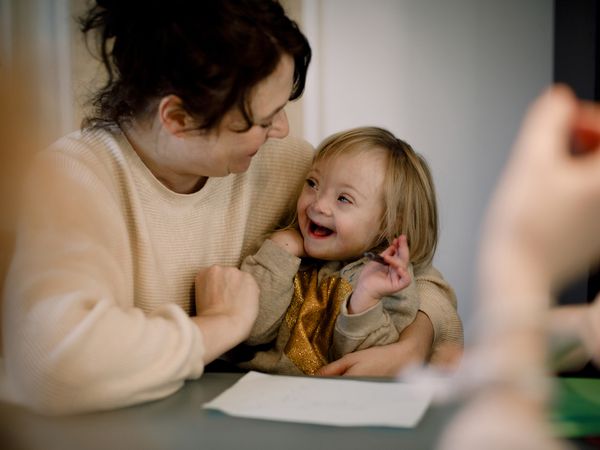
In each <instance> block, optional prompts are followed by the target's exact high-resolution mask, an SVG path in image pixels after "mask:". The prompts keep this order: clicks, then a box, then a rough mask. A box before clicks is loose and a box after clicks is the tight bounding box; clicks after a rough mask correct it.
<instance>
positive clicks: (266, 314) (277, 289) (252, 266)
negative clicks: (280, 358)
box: [241, 230, 304, 345]
mask: <svg viewBox="0 0 600 450" xmlns="http://www.w3.org/2000/svg"><path fill="white" fill-rule="evenodd" d="M294 233H296V235H294ZM298 238H299V239H300V245H298V242H299V241H298ZM299 249H301V250H302V253H301V254H303V252H304V246H303V244H302V237H301V236H300V235H299V233H298V232H296V231H295V230H282V231H277V232H275V233H273V235H272V236H271V237H270V238H269V239H267V240H266V241H265V242H264V243H263V245H262V246H261V248H260V249H259V250H258V252H257V253H256V254H254V255H251V256H248V257H247V258H246V259H245V260H244V262H243V263H242V266H241V270H243V271H244V272H247V273H249V274H251V275H252V276H253V277H254V278H255V280H256V282H257V283H258V286H259V288H260V296H259V306H258V316H257V318H256V321H255V322H254V326H253V327H252V330H251V331H250V336H249V337H248V339H247V340H246V343H247V344H249V345H259V344H264V343H267V342H271V341H272V340H273V339H275V337H276V336H277V332H278V330H279V326H280V324H281V321H282V320H283V316H284V315H285V312H286V310H287V308H288V306H289V304H290V300H291V298H292V293H293V289H294V284H293V280H294V276H295V275H296V272H298V268H299V267H300V258H299V257H298V256H296V255H295V254H294V253H300V251H299ZM292 252H294V253H292Z"/></svg>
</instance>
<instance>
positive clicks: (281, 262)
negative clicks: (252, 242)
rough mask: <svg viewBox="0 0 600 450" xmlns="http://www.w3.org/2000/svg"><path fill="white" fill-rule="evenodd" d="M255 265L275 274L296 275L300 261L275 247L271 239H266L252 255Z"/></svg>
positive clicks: (280, 248) (277, 246)
mask: <svg viewBox="0 0 600 450" xmlns="http://www.w3.org/2000/svg"><path fill="white" fill-rule="evenodd" d="M254 259H255V261H256V262H257V263H259V264H260V265H262V266H263V267H266V268H267V269H268V270H270V271H272V272H275V273H294V274H295V273H296V272H298V269H299V268H300V263H301V261H302V260H301V259H300V258H298V257H297V256H295V255H292V254H291V253H289V252H287V251H286V250H285V249H283V248H282V247H280V246H279V245H277V244H276V243H275V242H273V241H272V240H271V239H266V240H265V242H263V244H262V245H261V247H260V248H259V249H258V252H256V254H255V255H254Z"/></svg>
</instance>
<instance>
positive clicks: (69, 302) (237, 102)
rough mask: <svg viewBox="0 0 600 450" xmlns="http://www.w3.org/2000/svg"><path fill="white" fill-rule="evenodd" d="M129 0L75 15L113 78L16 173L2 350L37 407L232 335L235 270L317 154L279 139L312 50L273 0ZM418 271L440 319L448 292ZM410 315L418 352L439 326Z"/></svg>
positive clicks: (167, 389)
mask: <svg viewBox="0 0 600 450" xmlns="http://www.w3.org/2000/svg"><path fill="white" fill-rule="evenodd" d="M131 3H132V2H120V1H107V0H102V1H98V4H97V5H96V6H94V7H93V8H92V9H91V10H90V11H89V12H88V14H87V15H86V16H85V17H84V18H83V19H82V29H83V31H84V32H92V31H97V32H98V34H99V36H100V44H101V45H100V54H101V56H102V60H103V63H104V65H105V67H106V69H107V71H108V75H109V77H108V82H107V84H106V86H105V87H104V88H103V89H101V90H100V92H99V93H98V94H97V95H96V96H95V98H94V102H93V104H94V105H95V107H96V110H95V113H94V114H93V115H92V116H91V117H90V118H88V120H87V121H86V122H85V124H84V129H83V130H82V131H81V132H78V133H74V134H72V135H69V136H66V137H65V138H63V139H61V140H59V141H58V142H57V143H55V144H54V145H53V146H52V147H51V148H50V149H48V150H47V151H44V152H42V153H41V154H40V155H39V156H38V158H36V161H35V163H34V164H33V167H32V170H31V174H30V176H29V178H28V182H27V188H26V192H25V198H26V202H25V206H24V208H23V210H24V211H23V217H22V220H21V226H20V228H19V230H18V242H17V249H16V253H15V257H14V260H13V262H12V267H11V271H10V274H9V277H8V280H7V291H6V296H5V298H6V300H5V314H4V331H5V357H6V366H7V372H8V375H9V377H10V379H11V380H12V382H13V384H14V387H15V389H16V391H17V393H18V395H19V396H20V398H21V399H22V401H23V402H25V403H26V404H28V405H29V406H30V407H32V408H34V409H36V410H39V411H43V412H46V413H69V412H79V411H88V410H98V409H109V408H115V407H119V406H124V405H129V404H135V403H139V402H143V401H147V400H151V399H156V398H161V397H164V396H167V395H169V394H171V393H173V392H175V391H176V390H177V389H179V388H180V387H181V386H182V385H183V382H184V381H185V380H186V379H195V378H198V377H199V376H200V375H201V374H202V371H203V368H204V366H205V365H206V364H207V363H208V362H210V361H212V360H213V359H215V358H216V357H218V356H219V355H221V354H222V353H224V352H225V351H227V350H229V349H230V348H232V347H233V346H235V345H236V344H238V343H240V342H242V341H243V340H244V339H245V338H246V337H247V335H248V333H249V330H250V327H251V325H252V322H253V320H254V318H255V316H256V308H257V298H258V288H257V286H256V283H255V282H254V280H253V279H252V278H251V277H250V276H248V275H247V274H243V273H242V272H240V271H239V270H238V269H236V268H235V267H236V266H238V265H239V264H240V262H241V260H242V259H243V258H244V257H245V256H246V255H247V254H249V253H250V252H252V251H254V250H255V249H256V247H257V246H258V244H259V243H260V241H261V240H262V237H263V235H264V233H266V232H267V231H269V230H271V229H273V228H274V227H275V226H276V225H277V223H278V222H279V221H280V220H281V219H282V218H283V217H284V215H285V214H286V213H287V210H288V208H289V205H290V203H291V202H290V200H291V199H292V198H294V196H295V194H296V192H297V190H298V189H299V187H300V186H301V184H302V183H303V181H304V179H303V177H304V173H305V172H306V170H307V168H308V166H309V164H310V160H311V157H312V152H313V150H312V148H311V147H310V146H309V145H308V144H306V143H305V142H303V141H301V140H298V139H291V138H287V139H283V138H285V137H286V136H287V134H288V122H287V118H286V115H285V111H284V107H285V105H286V103H287V102H288V101H289V100H294V99H296V98H298V97H299V96H300V95H301V94H302V91H303V89H304V82H305V76H306V70H307V68H308V64H309V61H310V54H311V53H310V47H309V45H308V42H307V41H306V38H305V37H304V36H303V35H302V33H301V32H300V31H299V30H298V28H297V26H296V24H295V23H294V22H292V21H291V20H289V19H288V18H287V17H286V16H285V13H284V11H283V9H282V8H281V6H280V5H279V4H278V3H277V2H272V1H258V0H256V1H233V0H219V1H203V2H185V1H182V0H170V1H168V2H162V1H158V0H155V1H149V2H145V3H144V9H145V11H144V13H143V14H140V13H139V11H138V10H137V8H136V7H134V6H132V4H131ZM270 138H273V139H270ZM263 144H264V145H263ZM440 279H441V278H440ZM423 283H425V284H427V285H432V286H433V287H432V288H431V289H432V290H433V291H435V292H439V294H437V296H431V297H428V298H429V299H430V300H429V302H430V304H431V305H432V306H431V308H430V309H431V311H433V312H430V313H429V314H430V315H431V316H432V317H434V319H433V320H432V322H433V323H434V324H435V325H436V329H438V330H439V329H442V328H443V327H444V326H446V325H445V324H447V323H448V320H447V319H446V318H445V317H442V315H443V314H445V312H446V311H450V312H452V313H453V314H454V316H453V317H455V316H456V311H455V307H454V306H453V305H452V304H451V301H450V300H452V299H453V297H451V296H450V291H449V290H447V289H449V288H446V286H447V285H443V286H442V287H441V288H438V287H437V286H436V285H434V284H433V283H430V282H428V281H427V280H426V279H425V280H424V281H423ZM442 284H443V283H442ZM445 289H446V290H445ZM423 295H424V296H425V297H427V294H426V293H425V294H423ZM436 302H437V303H436ZM435 314H438V315H439V316H437V317H436V316H435ZM425 320H427V319H425ZM456 320H457V319H456ZM409 328H411V329H412V330H413V331H412V332H413V334H415V335H416V336H418V339H420V341H419V342H420V343H421V345H422V347H423V348H424V349H426V350H427V351H429V349H430V348H431V342H432V339H427V338H428V337H430V336H431V335H432V334H433V332H432V329H433V327H432V324H431V323H430V322H429V321H427V322H426V323H425V325H423V324H420V323H415V324H414V326H412V327H409ZM440 336H445V335H440ZM442 339H443V338H442Z"/></svg>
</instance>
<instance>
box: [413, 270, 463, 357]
mask: <svg viewBox="0 0 600 450" xmlns="http://www.w3.org/2000/svg"><path fill="white" fill-rule="evenodd" d="M415 281H416V285H417V290H418V291H419V298H420V300H421V306H420V310H421V311H422V312H424V313H425V314H427V316H428V317H429V319H430V320H431V323H432V325H433V330H434V340H433V345H432V352H431V362H432V363H435V362H437V361H444V360H445V359H447V358H452V356H453V355H454V354H455V352H456V350H457V349H461V350H462V348H463V345H464V342H463V341H464V337H463V327H462V322H461V320H460V317H459V316H458V312H457V300H456V295H455V294H454V290H453V289H452V287H451V286H450V284H448V282H447V281H446V280H445V279H444V277H443V276H442V274H441V273H440V272H439V271H438V270H436V269H435V268H434V267H433V266H428V267H426V268H424V269H422V270H421V271H419V272H417V273H415Z"/></svg>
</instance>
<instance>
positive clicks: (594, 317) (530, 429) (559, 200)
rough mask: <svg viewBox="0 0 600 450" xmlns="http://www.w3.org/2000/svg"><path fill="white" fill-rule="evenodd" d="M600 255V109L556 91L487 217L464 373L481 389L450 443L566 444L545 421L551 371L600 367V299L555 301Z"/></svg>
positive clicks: (538, 107) (526, 133)
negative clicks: (475, 318) (474, 332)
mask: <svg viewBox="0 0 600 450" xmlns="http://www.w3.org/2000/svg"><path fill="white" fill-rule="evenodd" d="M599 257H600V107H599V106H598V105H594V104H590V103H584V102H580V101H578V100H577V99H576V98H575V96H574V95H573V93H572V92H571V91H570V90H569V89H568V88H566V87H564V86H555V87H552V88H550V89H549V90H548V91H547V92H545V93H544V94H543V95H542V96H541V97H540V98H539V99H538V100H537V101H536V102H535V103H534V104H533V105H532V106H531V108H530V111H529V112H528V114H527V116H526V118H525V121H524V123H523V126H522V130H521V132H520V135H519V137H518V139H517V141H516V144H515V146H514V150H513V154H512V156H511V159H510V161H509V163H508V165H507V167H506V169H505V171H504V174H503V176H502V177H501V179H500V182H499V184H498V186H497V188H496V191H495V194H494V196H493V199H492V203H491V205H490V208H489V210H488V213H487V217H486V220H485V222H484V228H483V233H482V238H481V245H480V261H479V274H478V282H479V287H478V289H479V298H480V299H481V304H480V315H479V323H478V324H477V328H478V330H479V339H478V341H477V343H476V344H475V346H474V347H473V348H472V349H469V350H467V352H466V356H465V361H464V364H463V366H462V367H461V368H460V369H459V373H458V374H457V377H460V376H461V375H464V377H465V378H467V379H469V380H471V390H472V391H474V392H471V394H472V395H471V398H470V399H469V401H468V403H467V405H466V406H465V408H464V409H463V410H462V411H461V412H460V413H459V414H458V415H457V417H456V418H455V419H454V421H453V422H452V423H451V424H450V426H449V427H448V428H447V429H446V431H445V433H444V434H443V436H442V438H441V440H440V447H441V448H442V449H463V450H464V449H466V450H470V449H482V448H486V449H513V450H514V449H531V450H534V449H535V450H542V449H544V450H548V449H559V448H563V447H565V446H566V443H563V442H561V441H558V440H556V439H555V438H554V437H553V435H552V429H551V427H550V425H549V423H548V421H547V415H548V413H549V408H548V402H549V399H550V395H551V389H552V385H551V383H550V380H551V378H550V377H551V375H552V373H553V370H554V369H555V368H556V367H557V365H560V366H561V368H566V367H575V366H577V365H581V364H583V363H585V362H586V361H589V360H590V359H591V360H592V361H594V362H595V363H596V364H599V363H600V301H599V300H598V299H596V300H595V301H594V302H593V303H591V304H585V305H579V306H568V307H552V306H553V303H554V299H555V297H556V295H557V293H558V292H560V290H561V289H562V288H564V287H565V286H566V284H567V283H568V282H571V281H573V280H574V279H575V278H576V277H577V276H578V275H581V274H582V273H585V271H586V270H587V269H589V267H590V266H591V265H593V264H595V263H597V261H598V259H599ZM559 356H560V358H559ZM559 359H560V361H559ZM473 386H476V387H475V388H473Z"/></svg>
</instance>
